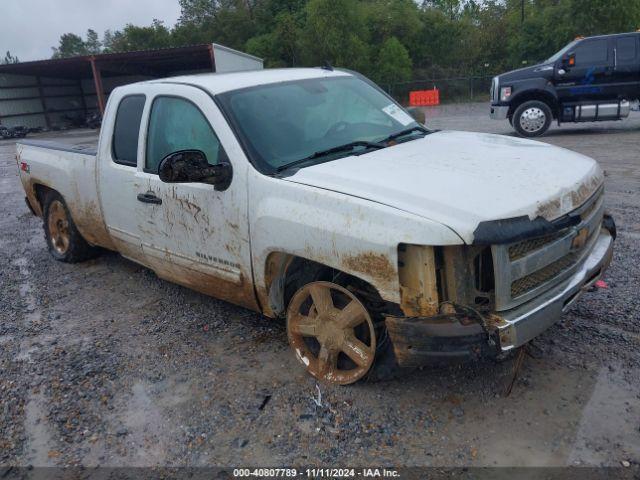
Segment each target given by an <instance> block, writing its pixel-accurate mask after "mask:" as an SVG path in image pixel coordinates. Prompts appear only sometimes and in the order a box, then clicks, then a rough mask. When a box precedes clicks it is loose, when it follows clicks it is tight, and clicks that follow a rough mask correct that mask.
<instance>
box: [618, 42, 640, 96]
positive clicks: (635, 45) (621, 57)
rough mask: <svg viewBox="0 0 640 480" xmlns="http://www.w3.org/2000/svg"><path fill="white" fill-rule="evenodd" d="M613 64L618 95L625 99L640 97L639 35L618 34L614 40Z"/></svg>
mask: <svg viewBox="0 0 640 480" xmlns="http://www.w3.org/2000/svg"><path fill="white" fill-rule="evenodd" d="M614 42H615V43H614V51H613V57H614V64H615V76H616V83H617V84H618V95H619V96H620V97H621V98H625V99H627V100H636V99H639V98H640V35H639V34H637V33H632V34H628V35H619V36H617V37H616V38H615V40H614Z"/></svg>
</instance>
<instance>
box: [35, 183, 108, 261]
mask: <svg viewBox="0 0 640 480" xmlns="http://www.w3.org/2000/svg"><path fill="white" fill-rule="evenodd" d="M43 203H44V209H43V219H44V238H45V240H46V242H47V247H48V248H49V253H51V256H53V258H55V259H56V260H58V261H60V262H66V263H77V262H83V261H85V260H88V259H90V258H93V257H95V256H96V255H97V254H98V249H97V248H96V247H92V246H91V245H89V244H88V243H87V241H86V240H85V239H84V238H83V237H82V235H81V234H80V232H79V231H78V229H77V227H76V224H75V223H73V219H72V218H71V214H70V213H69V209H68V208H67V204H66V203H65V201H64V199H63V198H62V196H61V195H60V194H59V193H58V192H55V191H51V192H48V193H47V194H46V196H45V198H44V202H43Z"/></svg>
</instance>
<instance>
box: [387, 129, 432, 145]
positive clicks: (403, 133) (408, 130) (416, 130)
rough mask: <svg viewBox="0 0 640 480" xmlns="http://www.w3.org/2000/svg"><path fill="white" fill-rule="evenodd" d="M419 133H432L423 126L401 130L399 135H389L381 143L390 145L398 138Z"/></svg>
mask: <svg viewBox="0 0 640 480" xmlns="http://www.w3.org/2000/svg"><path fill="white" fill-rule="evenodd" d="M418 131H419V132H422V133H424V134H425V135H426V134H428V133H431V132H430V130H428V129H427V128H425V127H423V126H421V125H416V126H414V127H410V128H405V129H404V130H400V131H399V132H398V133H394V134H393V135H389V136H388V137H387V138H385V139H383V140H380V143H389V142H390V141H391V140H395V139H396V138H400V137H404V136H405V135H409V134H410V133H413V132H418Z"/></svg>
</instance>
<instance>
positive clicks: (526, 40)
mask: <svg viewBox="0 0 640 480" xmlns="http://www.w3.org/2000/svg"><path fill="white" fill-rule="evenodd" d="M179 3H180V7H181V12H182V14H181V17H180V19H179V21H178V22H177V24H176V25H175V26H173V27H168V26H166V25H164V24H163V23H162V22H161V21H158V20H154V21H153V22H152V24H151V25H148V26H136V25H131V24H128V25H126V26H125V27H124V28H123V29H121V30H117V31H106V32H104V34H103V35H102V38H99V35H98V34H97V32H95V31H94V30H91V29H89V30H88V31H87V33H86V34H85V36H84V38H82V37H80V36H79V35H76V34H74V33H65V34H64V35H62V36H61V37H60V41H59V45H58V46H57V47H55V48H54V49H53V57H54V58H62V57H69V56H74V55H86V54H95V53H102V52H105V53H107V52H123V51H131V50H143V49H154V48H165V47H173V46H181V45H189V44H196V43H211V42H216V43H221V44H223V45H227V46H229V47H232V48H235V49H238V50H242V51H246V52H248V53H251V54H254V55H257V56H259V57H262V58H264V59H265V66H267V67H294V66H314V65H323V64H324V63H325V62H328V63H330V64H331V65H334V66H340V67H346V68H351V69H354V70H358V71H360V72H362V73H364V74H365V75H367V76H369V77H371V78H373V79H374V80H375V81H377V82H379V83H381V84H393V83H398V82H403V81H407V80H410V79H427V78H442V77H453V76H474V75H488V74H493V73H496V72H501V71H505V70H509V69H512V68H516V67H519V66H522V65H526V64H533V63H537V62H539V61H541V60H543V59H545V58H548V57H549V56H551V55H552V54H553V53H554V52H555V51H557V50H558V49H560V48H561V47H562V46H563V45H565V44H566V43H567V42H569V41H570V40H572V39H573V38H575V37H576V36H578V35H583V36H588V35H596V34H606V33H616V32H625V31H634V30H636V29H638V28H640V1H638V0H420V1H416V0H179Z"/></svg>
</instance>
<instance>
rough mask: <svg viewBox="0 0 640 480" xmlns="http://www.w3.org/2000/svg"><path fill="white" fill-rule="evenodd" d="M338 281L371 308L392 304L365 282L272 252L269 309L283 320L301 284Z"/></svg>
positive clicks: (267, 283)
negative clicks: (372, 306)
mask: <svg viewBox="0 0 640 480" xmlns="http://www.w3.org/2000/svg"><path fill="white" fill-rule="evenodd" d="M338 279H339V280H340V281H341V282H342V283H344V284H348V285H349V287H348V289H349V290H352V291H353V292H354V293H357V294H358V296H360V297H361V298H363V297H364V298H365V299H366V300H367V303H368V304H369V305H375V306H379V307H380V308H381V309H382V308H384V309H388V306H389V304H388V302H386V301H384V300H382V298H381V297H380V294H379V293H378V290H377V289H376V288H375V287H374V286H373V285H371V284H370V283H368V282H366V281H365V280H363V279H361V278H358V277H356V276H354V275H351V274H349V273H346V272H343V271H342V270H338V269H336V268H333V267H330V266H328V265H324V264H322V263H319V262H315V261H313V260H309V259H307V258H304V257H299V256H297V255H291V254H287V253H283V252H272V253H271V254H269V256H268V257H267V261H266V265H265V286H266V302H267V303H268V306H267V309H268V311H269V312H270V313H272V314H273V316H282V315H283V314H284V313H285V312H286V309H287V306H288V304H289V301H290V300H291V297H293V294H294V293H295V292H296V291H297V289H298V288H299V286H300V284H301V283H303V282H308V281H314V280H329V281H336V280H338Z"/></svg>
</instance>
